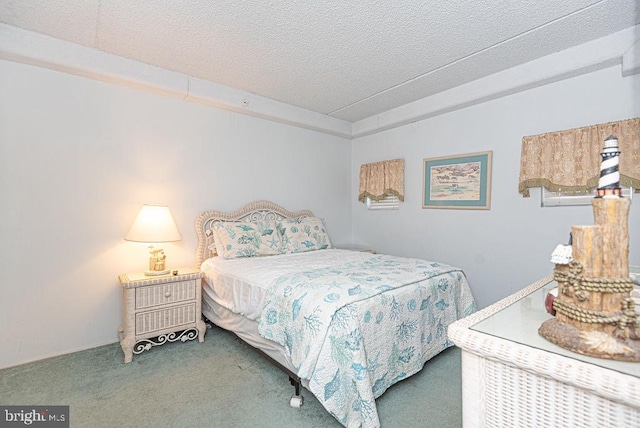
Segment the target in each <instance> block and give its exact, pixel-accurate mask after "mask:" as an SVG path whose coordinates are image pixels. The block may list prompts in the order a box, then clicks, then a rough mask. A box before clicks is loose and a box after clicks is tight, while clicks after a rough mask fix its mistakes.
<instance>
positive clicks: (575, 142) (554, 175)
mask: <svg viewBox="0 0 640 428" xmlns="http://www.w3.org/2000/svg"><path fill="white" fill-rule="evenodd" d="M609 135H615V136H616V137H617V138H618V145H619V147H620V152H621V155H620V184H621V185H622V186H631V187H633V188H634V189H635V191H636V192H640V118H635V119H627V120H621V121H618V122H609V123H602V124H599V125H592V126H585V127H584V128H576V129H569V130H566V131H557V132H549V133H547V134H539V135H532V136H529V137H524V138H522V154H521V158H520V181H519V183H518V191H519V192H520V193H522V196H524V197H528V196H529V189H530V188H531V187H545V188H546V189H548V190H551V191H553V192H559V191H563V190H564V191H567V190H592V189H595V188H596V187H598V178H599V175H600V161H601V159H602V158H601V157H600V152H601V151H602V149H603V147H604V140H605V139H606V138H607V137H608V136H609Z"/></svg>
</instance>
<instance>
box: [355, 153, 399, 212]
mask: <svg viewBox="0 0 640 428" xmlns="http://www.w3.org/2000/svg"><path fill="white" fill-rule="evenodd" d="M387 195H395V196H397V197H398V199H399V200H400V201H404V159H393V160H387V161H382V162H375V163H367V164H364V165H361V166H360V192H359V195H358V200H359V201H360V202H365V200H366V198H367V197H369V198H371V199H372V200H374V201H379V200H382V199H384V198H385V197H387Z"/></svg>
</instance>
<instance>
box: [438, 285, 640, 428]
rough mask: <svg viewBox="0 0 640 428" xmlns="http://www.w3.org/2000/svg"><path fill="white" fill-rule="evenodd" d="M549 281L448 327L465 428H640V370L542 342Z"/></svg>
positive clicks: (628, 364) (631, 365) (639, 368)
mask: <svg viewBox="0 0 640 428" xmlns="http://www.w3.org/2000/svg"><path fill="white" fill-rule="evenodd" d="M555 286H556V283H555V281H553V279H552V276H551V275H549V276H547V277H545V278H543V279H541V280H539V281H537V282H535V283H533V284H531V285H530V286H528V287H526V288H524V289H522V290H520V291H519V292H517V293H515V294H513V295H512V296H509V297H507V298H505V299H503V300H501V301H499V302H498V303H495V304H494V305H492V306H489V307H487V308H485V309H483V310H481V311H479V312H477V313H475V314H473V315H471V316H469V317H467V318H464V319H462V320H459V321H457V322H456V323H454V324H452V325H451V326H449V330H448V332H449V338H450V339H451V340H452V341H453V342H454V343H455V344H456V345H457V346H458V347H460V348H461V349H462V406H463V421H464V426H465V427H467V428H468V427H509V428H513V427H554V428H555V427H567V428H568V427H571V428H575V427H584V428H587V427H588V428H593V427H616V428H617V427H640V363H629V362H620V361H612V360H605V359H599V358H592V357H587V356H583V355H580V354H576V353H573V352H570V351H567V350H565V349H562V348H560V347H558V346H556V345H554V344H553V343H551V342H548V341H547V340H545V339H544V338H543V337H541V336H539V335H538V327H539V326H540V324H542V322H543V321H544V320H546V319H548V318H550V317H551V316H550V315H549V314H547V312H546V311H545V309H544V297H545V296H546V294H547V291H548V290H550V289H551V288H553V287H555Z"/></svg>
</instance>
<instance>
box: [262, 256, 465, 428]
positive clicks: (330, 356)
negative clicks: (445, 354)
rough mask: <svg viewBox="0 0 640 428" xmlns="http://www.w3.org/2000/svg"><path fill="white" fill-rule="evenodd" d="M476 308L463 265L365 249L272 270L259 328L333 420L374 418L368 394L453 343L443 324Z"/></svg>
mask: <svg viewBox="0 0 640 428" xmlns="http://www.w3.org/2000/svg"><path fill="white" fill-rule="evenodd" d="M475 309H476V306H475V302H474V300H473V297H472V295H471V290H470V289H469V286H468V284H467V281H466V277H465V275H464V273H463V272H462V271H461V270H459V269H456V268H454V267H451V266H447V265H444V264H440V263H435V262H427V261H424V260H418V259H409V258H401V257H394V256H386V255H372V256H371V257H370V258H365V259H364V260H359V261H353V262H348V263H344V264H342V265H339V266H335V267H332V268H329V269H316V270H309V271H306V272H302V273H295V274H288V275H284V276H281V277H279V278H277V279H276V280H275V281H274V282H273V284H271V286H270V288H269V290H268V292H267V298H266V301H265V306H264V309H263V311H262V317H261V319H260V322H259V331H260V334H261V335H262V336H263V337H265V338H267V339H270V340H273V341H276V342H278V343H280V344H281V345H283V346H284V347H285V349H286V350H287V352H289V353H290V356H291V360H292V362H293V364H294V365H295V367H296V368H297V374H298V376H300V377H301V378H303V379H309V389H310V390H311V392H313V394H314V395H315V396H316V397H317V398H318V400H319V401H320V402H321V403H322V404H323V406H324V407H325V408H326V409H327V410H328V411H329V412H330V413H331V414H332V415H333V416H334V417H335V418H336V419H337V420H338V421H339V422H341V423H342V424H343V425H345V426H347V427H378V426H379V425H380V423H379V419H378V414H377V411H376V407H375V398H377V397H379V396H380V395H381V394H382V393H383V392H384V391H385V390H386V389H387V388H388V387H390V386H391V385H393V384H394V383H396V382H398V381H399V380H402V379H404V378H406V377H408V376H411V375H412V374H414V373H416V372H418V371H420V370H421V369H422V366H423V365H424V363H425V362H426V361H427V360H428V359H430V358H431V357H433V356H434V355H436V354H437V353H439V352H441V351H442V350H444V349H445V348H447V347H448V346H451V343H450V342H449V341H448V340H447V337H446V329H447V326H448V325H449V324H451V323H452V322H454V321H456V320H457V319H459V318H462V317H464V316H466V315H469V314H471V313H472V312H474V311H475Z"/></svg>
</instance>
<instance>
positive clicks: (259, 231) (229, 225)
mask: <svg viewBox="0 0 640 428" xmlns="http://www.w3.org/2000/svg"><path fill="white" fill-rule="evenodd" d="M212 229H213V233H214V240H215V245H216V252H217V253H218V255H219V256H221V257H223V258H225V259H234V258H237V257H255V256H273V255H276V254H282V240H281V238H280V233H279V232H278V228H277V227H276V223H275V222H274V221H259V222H255V223H253V222H240V221H219V222H216V223H215V224H214V225H213V227H212Z"/></svg>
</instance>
